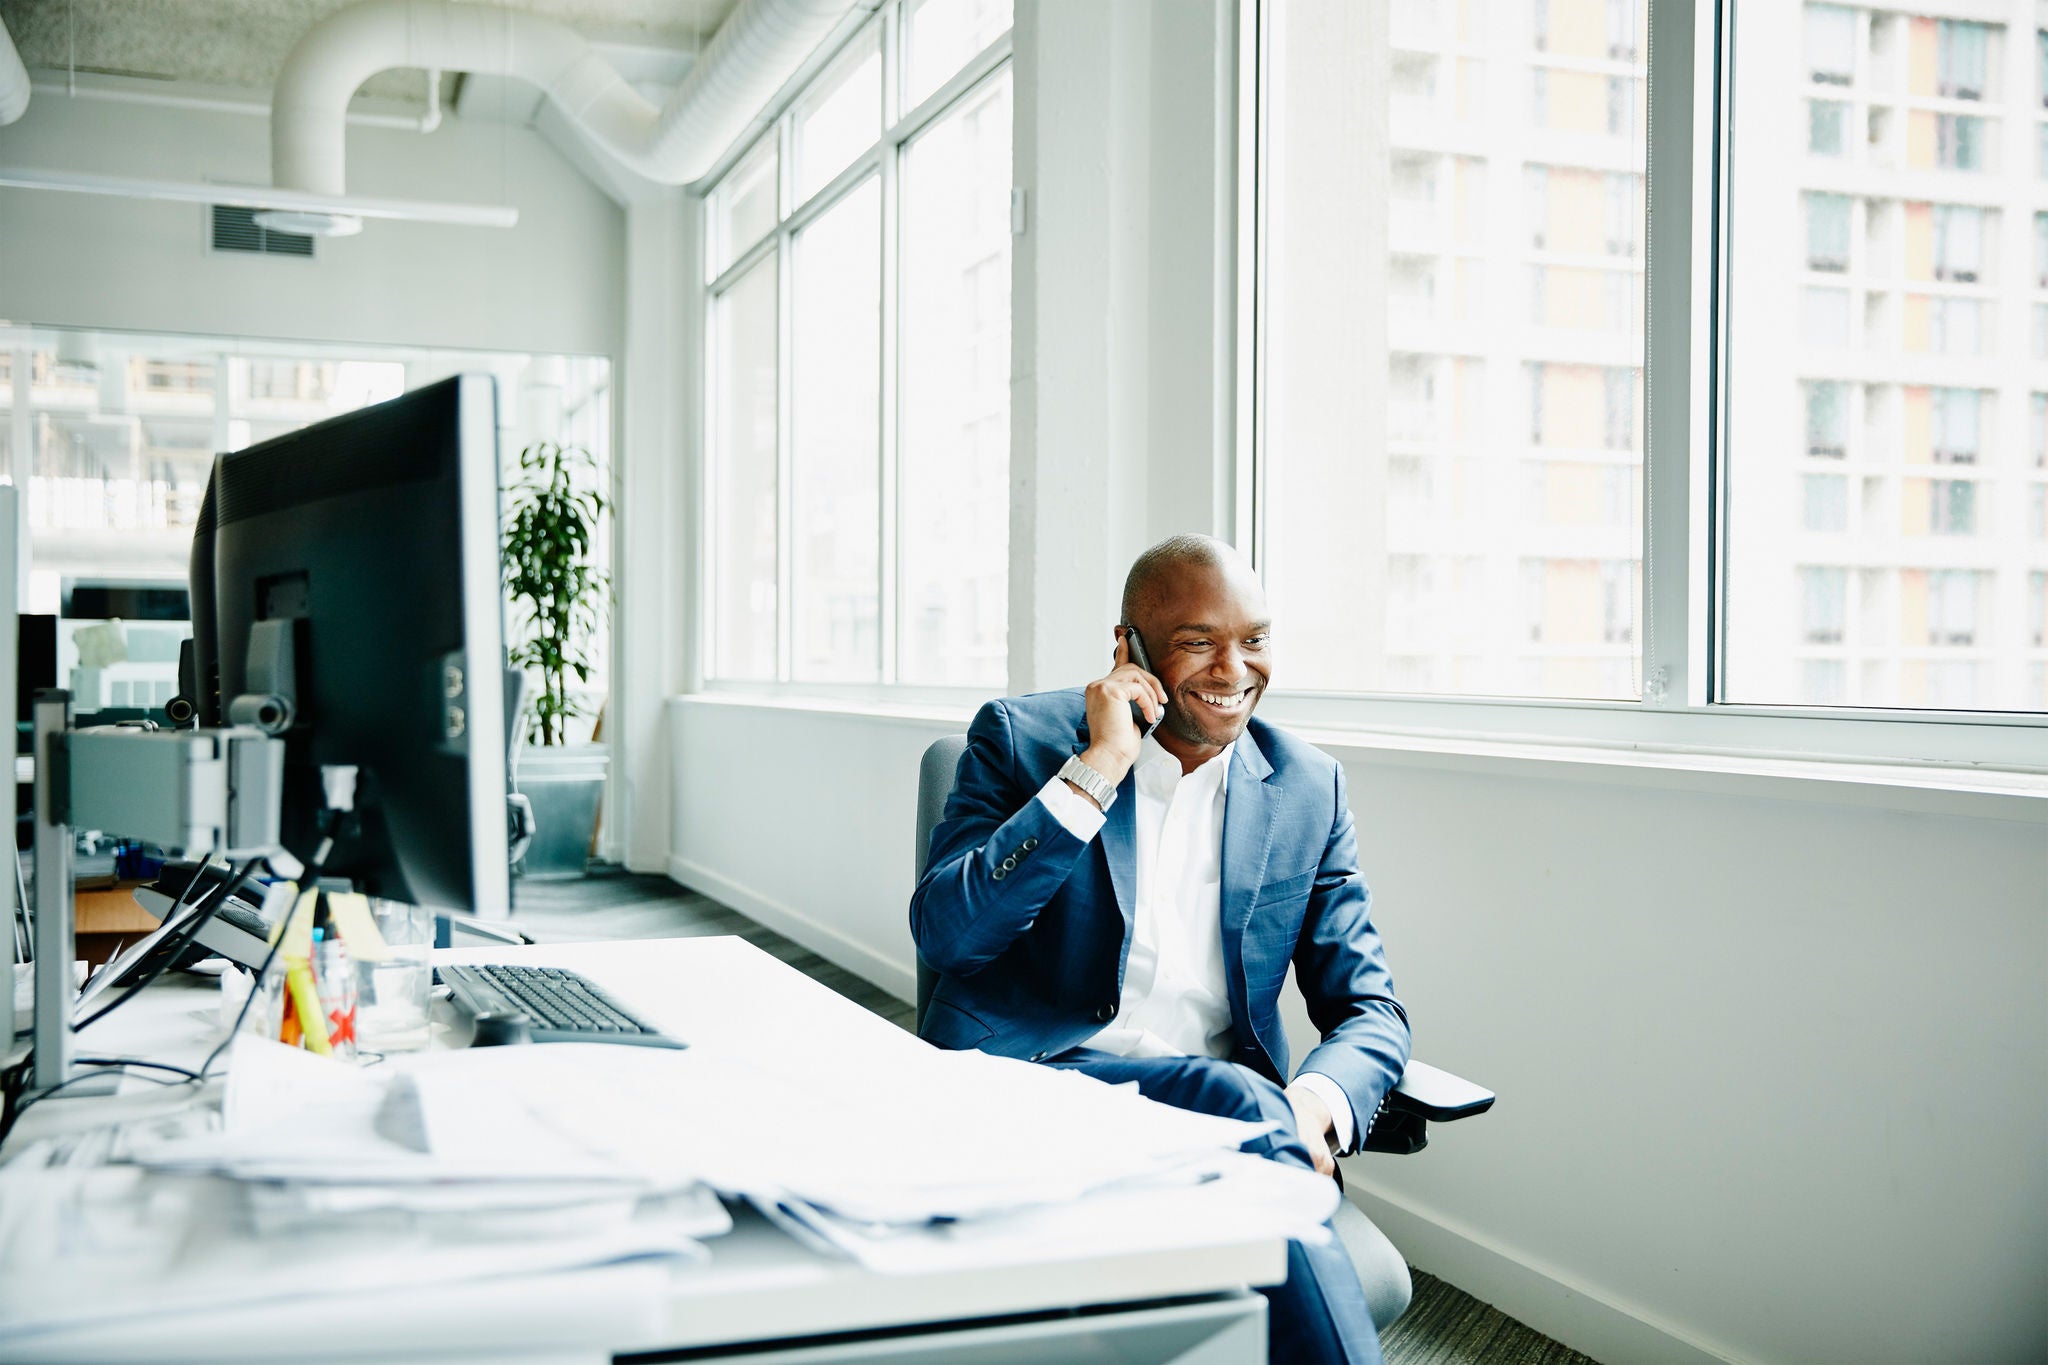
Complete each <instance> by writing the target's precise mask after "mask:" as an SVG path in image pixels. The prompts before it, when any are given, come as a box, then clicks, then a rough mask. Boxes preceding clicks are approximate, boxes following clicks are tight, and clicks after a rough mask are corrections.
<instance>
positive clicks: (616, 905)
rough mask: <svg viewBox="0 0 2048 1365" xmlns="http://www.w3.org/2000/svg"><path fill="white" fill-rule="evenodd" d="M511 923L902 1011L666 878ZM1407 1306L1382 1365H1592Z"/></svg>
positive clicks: (1555, 1346)
mask: <svg viewBox="0 0 2048 1365" xmlns="http://www.w3.org/2000/svg"><path fill="white" fill-rule="evenodd" d="M512 905H513V911H512V919H513V923H514V924H515V925H516V926H517V927H518V928H519V929H520V930H521V931H522V932H524V933H526V934H528V935H530V936H532V937H533V938H534V939H536V940H538V941H539V942H542V943H566V942H575V941H581V940H588V939H632V938H692V937H698V936H701V935H709V934H737V935H738V936H739V937H741V938H743V939H745V940H747V942H749V943H751V944H753V945H754V946H755V947H757V948H759V949H761V950H762V951H764V952H768V953H773V954H774V955H775V956H776V957H779V958H781V959H782V960H783V961H784V962H787V963H788V964H789V965H790V966H792V967H795V968H796V969H797V970H798V971H800V972H802V973H804V975H806V976H808V977H810V978H811V979H812V980H814V981H817V982H819V983H821V984H823V985H826V986H829V987H831V988H832V989H833V990H835V991H837V992H838V993H839V994H841V995H843V996H845V997H846V998H847V999H849V1000H851V1001H853V1002H854V1003H855V1004H858V1005H861V1006H863V1007H864V1008H866V1009H869V1010H872V1011H874V1012H875V1013H876V1014H879V1015H881V1016H882V1017H883V1018H884V1019H887V1020H889V1021H891V1022H892V1023H895V1024H896V1025H898V1026H899V1027H902V1028H905V1029H908V1028H911V1027H913V1022H914V1021H913V1010H912V1007H911V1006H910V1005H907V1004H905V1003H904V1002H903V1001H901V1000H898V999H897V998H896V997H895V996H893V995H891V994H889V993H888V992H887V991H885V990H882V989H881V988H880V987H878V986H875V985H873V984H871V983H870V982H868V981H866V980H864V979H863V978H861V977H858V976H855V975H854V974H853V973H851V972H849V971H846V970H844V969H843V968H840V967H837V966H834V965H833V964H832V963H830V962H827V961H826V960H825V959H824V958H822V957H819V956H818V955H817V954H816V953H814V952H811V951H810V950H809V949H807V948H804V947H801V946H800V945H798V944H796V943H792V942H791V941H790V940H788V939H786V938H784V937H783V936H782V935H780V934H778V933H776V932H774V931H773V930H771V929H766V928H763V927H762V926H761V925H759V924H756V923H755V922H754V921H753V920H750V919H748V918H747V917H746V916H745V915H742V914H740V913H739V912H738V911H736V910H732V909H728V908H727V907H726V906H724V905H721V904H719V903H718V902H717V901H715V900H712V899H711V898H710V897H708V896H701V895H699V894H697V893H696V892H694V891H691V890H688V889H687V888H685V887H681V886H677V885H676V884H675V883H674V882H672V881H670V880H668V879H667V878H666V877H653V876H640V875H636V874H634V873H629V872H624V871H620V870H618V869H615V868H608V867H603V866H599V865H595V864H593V865H592V868H591V871H590V874H589V875H588V876H585V877H581V878H577V879H573V880H566V881H541V880H534V879H521V880H518V881H516V882H514V883H513V892H512ZM1410 1271H1411V1273H1412V1274H1413V1276H1414V1279H1415V1298H1414V1301H1413V1302H1412V1303H1411V1304H1410V1305H1409V1307H1408V1311H1407V1312H1406V1313H1404V1314H1403V1315H1402V1316H1401V1320H1400V1321H1399V1322H1397V1323H1395V1324H1394V1325H1393V1326H1392V1327H1391V1328H1389V1329H1388V1330H1387V1331H1386V1332H1384V1333H1383V1334H1381V1337H1380V1350H1381V1352H1382V1353H1383V1354H1384V1355H1385V1356H1386V1359H1387V1365H1596V1362H1594V1361H1593V1360H1592V1358H1591V1357H1589V1356H1584V1355H1581V1354H1579V1352H1577V1351H1574V1350H1572V1349H1571V1348H1570V1347H1568V1346H1564V1345H1561V1344H1560V1343H1558V1342H1555V1341H1552V1340H1551V1339H1550V1338H1549V1337H1546V1336H1544V1335H1543V1334H1542V1333H1541V1332H1538V1331H1535V1330H1534V1329H1532V1328H1529V1327H1525V1326H1523V1325H1522V1324H1521V1323H1519V1322H1516V1321H1515V1320H1514V1319H1513V1318H1511V1317H1509V1316H1508V1315H1507V1314H1505V1313H1503V1312H1501V1311H1500V1310H1498V1309H1496V1308H1493V1307H1491V1306H1489V1305H1487V1304H1484V1303H1481V1302H1480V1301H1479V1300H1477V1299H1475V1298H1473V1297H1472V1296H1471V1295H1470V1294H1467V1293H1465V1292H1464V1291H1463V1290H1461V1289H1459V1288H1457V1287H1456V1286H1455V1285H1449V1284H1446V1283H1444V1282H1443V1281H1442V1280H1439V1279H1437V1278H1436V1277H1435V1276H1434V1275H1430V1274H1426V1273H1425V1272H1423V1271H1420V1270H1415V1269H1414V1268H1413V1267H1410Z"/></svg>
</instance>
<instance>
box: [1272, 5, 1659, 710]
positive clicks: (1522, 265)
mask: <svg viewBox="0 0 2048 1365" xmlns="http://www.w3.org/2000/svg"><path fill="white" fill-rule="evenodd" d="M1522 3H1527V0H1522ZM1517 7H1518V8H1519V5H1518V6H1517ZM1399 8H1402V7H1400V6H1392V7H1388V9H1399ZM1303 13H1304V11H1303V10H1301V9H1300V8H1299V7H1296V8H1294V9H1290V7H1289V6H1288V5H1286V4H1284V3H1282V4H1271V5H1265V6H1261V7H1260V10H1259V14H1260V19H1261V22H1262V23H1263V24H1265V26H1266V41H1262V44H1261V50H1262V51H1263V52H1265V53H1266V54H1267V58H1268V60H1270V61H1272V62H1273V63H1274V64H1275V65H1274V67H1273V68H1272V69H1273V70H1274V71H1275V72H1276V73H1278V72H1284V71H1285V70H1286V69H1288V66H1289V64H1292V63H1313V62H1327V61H1329V60H1331V59H1332V54H1331V53H1330V52H1329V50H1328V48H1327V47H1326V46H1324V45H1322V44H1319V43H1318V42H1317V41H1315V40H1314V39H1313V38H1311V37H1310V36H1308V33H1307V30H1306V28H1305V27H1304V25H1305V24H1306V23H1307V22H1309V21H1308V20H1305V19H1303V18H1302V14H1303ZM1522 13H1523V14H1526V15H1529V16H1530V22H1529V23H1528V25H1527V27H1526V28H1524V27H1523V25H1522V24H1521V23H1519V22H1518V23H1516V24H1515V25H1514V29H1515V30H1516V31H1515V33H1514V37H1513V39H1512V40H1506V39H1504V36H1503V35H1504V32H1505V29H1504V26H1497V27H1496V30H1495V33H1494V37H1493V38H1491V39H1489V42H1488V45H1487V49H1486V53H1485V54H1483V55H1479V56H1474V55H1473V54H1472V53H1470V52H1469V51H1467V50H1466V47H1467V46H1468V45H1465V44H1459V43H1456V42H1455V40H1453V39H1452V38H1451V37H1450V36H1449V35H1447V34H1443V35H1431V34H1426V33H1419V32H1415V31H1409V30H1404V31H1403V32H1404V36H1403V38H1402V42H1403V52H1404V54H1408V53H1410V51H1411V49H1412V47H1413V45H1414V44H1416V43H1418V42H1419V43H1421V44H1422V45H1423V47H1424V48H1425V49H1428V48H1429V46H1430V44H1434V45H1435V47H1434V50H1435V51H1436V52H1437V54H1438V56H1439V58H1440V59H1442V60H1449V59H1452V58H1454V57H1455V58H1460V59H1470V60H1471V61H1472V64H1473V65H1474V67H1475V68H1476V71H1475V78H1476V79H1477V80H1478V81H1479V82H1480V83H1481V84H1482V85H1484V84H1488V83H1493V84H1498V85H1505V86H1508V87H1509V88H1516V87H1519V88H1521V89H1522V90H1524V91H1526V92H1527V98H1528V100H1529V101H1531V102H1532V103H1533V106H1534V107H1533V108H1532V104H1531V103H1522V102H1521V101H1517V104H1518V106H1519V108H1518V110H1517V116H1515V117H1498V116H1492V117H1475V118H1474V119H1473V120H1472V121H1471V123H1470V127H1471V129H1472V131H1473V133H1474V136H1475V138H1476V139H1478V140H1477V141H1476V142H1475V143H1473V144H1472V145H1461V146H1460V147H1459V149H1458V151H1457V152H1456V153H1452V152H1450V151H1447V150H1445V149H1443V148H1441V147H1440V146H1437V145H1434V144H1433V142H1431V141H1429V140H1418V141H1417V142H1415V143H1414V144H1412V145H1411V144H1409V143H1406V142H1403V141H1401V140H1400V139H1401V134H1400V133H1399V131H1398V125H1396V126H1395V129H1394V130H1391V131H1390V130H1382V131H1380V132H1377V133H1375V134H1374V135H1373V137H1374V140H1373V141H1372V142H1370V143H1369V144H1358V145H1359V147H1360V148H1361V158H1360V159H1359V160H1357V161H1356V162H1355V163H1354V164H1355V165H1356V167H1357V170H1358V174H1357V175H1356V176H1355V177H1352V178H1349V179H1346V180H1345V182H1344V183H1345V184H1347V185H1349V186H1351V189H1350V190H1349V191H1344V192H1340V191H1337V190H1334V189H1333V187H1332V183H1331V173H1330V168H1329V167H1328V166H1327V165H1316V166H1310V165H1306V164H1301V163H1300V161H1299V159H1297V160H1296V161H1294V162H1290V161H1289V160H1288V159H1287V158H1286V157H1285V156H1284V155H1271V156H1270V159H1269V160H1267V161H1265V162H1263V163H1262V165H1263V166H1264V167H1265V168H1266V169H1265V171H1264V172H1263V174H1264V175H1265V179H1264V184H1263V194H1264V202H1265V227H1264V229H1262V239H1263V241H1264V243H1265V248H1264V249H1265V251H1266V256H1265V260H1266V263H1267V274H1266V286H1267V287H1266V290H1265V292H1264V294H1263V296H1262V302H1261V307H1260V312H1261V320H1260V323H1259V326H1260V327H1261V329H1262V336H1263V343H1262V346H1261V349H1260V353H1261V355H1262V356H1263V358H1264V359H1263V363H1264V366H1265V372H1266V375H1267V376H1268V379H1267V381H1266V382H1267V384H1268V387H1267V389H1266V390H1265V395H1264V398H1263V400H1262V406H1263V413H1262V419H1261V420H1262V422H1263V424H1264V425H1263V428H1262V430H1263V432H1264V437H1263V439H1264V441H1265V442H1266V443H1267V444H1266V447H1265V448H1266V449H1267V450H1269V451H1271V452H1272V458H1271V460H1270V461H1269V462H1266V463H1265V464H1264V465H1263V466H1262V472H1261V473H1260V475H1259V479H1260V491H1259V493H1258V495H1257V496H1258V499H1259V506H1260V507H1261V509H1262V510H1261V513H1260V515H1261V517H1262V519H1263V522H1264V531H1263V535H1262V538H1259V539H1258V540H1257V542H1256V545H1255V555H1256V557H1257V558H1258V560H1259V562H1260V565H1261V569H1262V571H1263V573H1264V575H1265V579H1266V585H1267V590H1268V592H1269V593H1270V594H1271V595H1272V597H1273V601H1274V609H1275V611H1276V612H1279V613H1283V614H1284V615H1285V616H1286V617H1288V618H1290V619H1297V620H1299V619H1307V618H1316V619H1323V620H1328V621H1330V622H1333V623H1343V622H1348V623H1352V624H1351V628H1348V629H1333V630H1327V631H1316V632H1312V634H1313V635H1314V636H1316V637H1319V638H1315V639H1309V638H1304V635H1306V634H1309V633H1304V635H1292V634H1291V635H1290V636H1289V637H1288V651H1289V652H1288V680H1289V684H1290V685H1292V686H1300V687H1308V688H1330V689H1338V690H1347V691H1381V692H1423V693H1440V694H1453V695H1458V694H1473V693H1478V694H1496V695H1537V696H1546V697H1605V698H1615V697H1633V696H1635V695H1637V693H1638V690H1639V683H1638V680H1637V677H1636V673H1637V666H1638V665H1637V660H1638V657H1639V648H1640V636H1641V630H1640V605H1641V603H1640V599H1641V589H1640V571H1639V568H1638V562H1639V557H1640V552H1641V543H1642V530H1641V527H1642V520H1641V516H1642V503H1641V493H1640V481H1639V473H1638V471H1639V470H1640V468H1641V461H1642V447H1643V417H1642V413H1643V390H1642V378H1641V374H1642V319H1641V299H1642V290H1643V274H1642V257H1643V177H1642V173H1641V168H1642V165H1643V161H1644V157H1645V155H1646V151H1645V147H1646V142H1645V134H1644V131H1643V120H1642V118H1641V117H1640V116H1639V114H1638V113H1637V109H1638V105H1639V101H1640V99H1641V97H1642V89H1643V87H1642V84H1641V81H1642V76H1643V72H1644V67H1643V66H1642V64H1641V51H1642V49H1643V47H1644V46H1645V44H1644V43H1643V42H1642V41H1641V35H1642V32H1643V30H1642V20H1643V14H1644V10H1643V7H1642V5H1641V3H1640V0H1627V2H1626V3H1616V4H1613V5H1610V4H1608V3H1606V0H1601V3H1598V4H1584V3H1574V4H1570V5H1566V4H1563V3H1561V2H1560V0H1551V3H1548V4H1531V5H1529V6H1528V8H1526V9H1523V10H1522ZM1378 22H1379V23H1380V25H1381V27H1382V30H1383V32H1384V31H1385V30H1386V28H1387V26H1388V25H1390V24H1393V23H1396V22H1398V20H1396V19H1394V18H1392V17H1391V16H1389V17H1384V18H1381V19H1380V20H1379V21H1378ZM1502 41H1508V42H1509V45H1510V46H1511V47H1513V48H1516V49H1519V50H1518V51H1515V52H1513V53H1511V54H1510V53H1506V52H1503V51H1502V50H1501V47H1500V44H1501V42H1502ZM1382 60H1386V59H1382ZM1403 60H1404V61H1405V60H1407V56H1406V55H1404V57H1403ZM1344 69H1345V70H1346V71H1350V72H1352V73H1353V76H1352V77H1347V78H1355V70H1354V69H1353V68H1352V67H1350V66H1347V67H1345V68H1344ZM1523 72H1527V73H1528V80H1529V82H1530V84H1529V85H1527V86H1521V85H1520V81H1521V80H1522V79H1523V77H1522V73H1523ZM1389 79H1391V69H1390V75H1389ZM1372 84H1373V83H1372V82H1371V81H1370V80H1369V81H1368V85H1372ZM1269 88H1270V90H1271V91H1272V92H1273V95H1272V98H1273V100H1274V102H1275V107H1276V111H1277V110H1286V109H1291V108H1293V106H1292V105H1290V104H1288V101H1289V100H1290V99H1291V98H1292V97H1293V95H1292V92H1294V91H1295V90H1297V89H1299V88H1303V87H1302V85H1301V84H1299V83H1296V82H1292V81H1289V80H1288V79H1287V78H1286V77H1285V76H1284V75H1279V74H1276V76H1275V78H1274V80H1273V81H1272V83H1271V85H1270V87H1269ZM1375 88H1379V87H1375ZM1387 98H1389V99H1391V98H1392V95H1391V94H1389V95H1388V96H1387ZM1504 112H1505V111H1503V113H1504ZM1285 116H1286V115H1285V114H1284V113H1282V112H1276V113H1275V117H1276V118H1281V117H1285ZM1303 116H1304V117H1310V115H1308V114H1307V113H1306V111H1303ZM1532 116H1533V119H1534V121H1537V122H1540V125H1541V127H1542V128H1543V129H1546V130H1549V131H1548V132H1541V133H1536V134H1533V135H1532V132H1531V130H1530V128H1529V127H1528V124H1529V123H1530V122H1531V121H1532ZM1333 195H1334V196H1335V198H1333ZM1349 195H1355V196H1356V197H1355V198H1352V197H1348V196H1349ZM1457 201H1464V202H1469V203H1474V204H1480V205H1486V206H1489V211H1488V213H1487V214H1486V216H1483V217H1481V218H1480V219H1479V220H1478V221H1475V222H1474V223H1472V224H1471V230H1469V231H1466V230H1464V229H1463V228H1462V227H1460V226H1458V225H1456V224H1454V223H1450V222H1446V221H1445V219H1446V217H1447V215H1445V214H1444V212H1443V206H1445V205H1447V204H1449V203H1452V202H1457ZM1411 203H1413V204H1423V203H1426V204H1428V205H1430V206H1431V208H1432V210H1433V212H1434V216H1433V217H1432V218H1431V219H1429V220H1427V222H1426V223H1425V221H1424V220H1423V215H1422V214H1421V213H1419V212H1415V211H1414V210H1411V209H1410V207H1409V206H1410V204H1411ZM1353 213H1355V214H1357V215H1359V220H1360V221H1367V219H1368V216H1378V215H1384V217H1385V221H1386V223H1387V235H1388V239H1389V242H1390V250H1389V258H1390V259H1389V258H1383V259H1382V261H1380V262H1378V263H1369V268H1368V269H1367V270H1366V271H1363V272H1361V271H1360V270H1359V269H1358V264H1359V263H1358V262H1356V261H1346V262H1334V261H1330V260H1328V259H1327V258H1325V257H1319V256H1315V255H1314V252H1315V251H1317V250H1320V249H1321V248H1310V247H1309V246H1307V245H1306V244H1307V243H1308V242H1311V241H1313V240H1315V238H1316V236H1317V229H1316V226H1315V225H1316V224H1317V223H1324V224H1327V223H1328V222H1329V221H1330V219H1331V215H1332V214H1338V215H1348V214H1353ZM1411 215H1412V216H1413V218H1414V219H1415V220H1416V221H1415V230H1413V231H1410V230H1409V229H1408V223H1409V221H1410V218H1411ZM1425 227H1428V228H1433V229H1434V230H1424V229H1425ZM1297 234H1300V240H1301V242H1302V243H1303V245H1302V247H1301V248H1300V249H1299V250H1296V249H1294V248H1292V247H1291V246H1290V243H1292V242H1294V241H1295V240H1296V235H1297ZM1424 262H1427V266H1426V268H1425V266H1424V264H1423V263H1424ZM1361 275H1363V276H1370V277H1371V278H1372V279H1374V280H1383V281H1384V288H1383V290H1381V291H1380V292H1377V293H1375V294H1373V295H1372V296H1370V297H1359V298H1357V299H1355V300H1354V299H1352V298H1350V297H1349V296H1348V295H1345V294H1342V293H1339V292H1333V289H1332V284H1333V281H1335V280H1337V279H1342V280H1345V281H1347V282H1348V281H1350V280H1353V279H1357V278H1359V277H1361ZM1461 279H1471V280H1472V281H1474V283H1473V284H1472V285H1470V286H1455V285H1454V284H1453V282H1454V281H1457V280H1461ZM1425 281H1431V282H1434V289H1435V291H1436V295H1437V297H1438V298H1439V299H1441V297H1442V295H1443V294H1445V293H1447V292H1449V291H1450V290H1451V289H1452V288H1454V287H1456V288H1461V289H1462V293H1461V294H1460V297H1461V298H1463V299H1464V300H1466V303H1465V305H1464V308H1463V310H1462V311H1458V312H1452V311H1451V310H1448V309H1445V308H1443V307H1442V306H1441V304H1440V303H1435V302H1432V301H1431V298H1430V296H1429V294H1428V293H1427V292H1425V284H1424V282H1425ZM1339 302H1341V303H1342V305H1343V306H1341V307H1338V306H1336V305H1337V304H1338V303H1339ZM1354 303H1355V304H1356V305H1357V307H1359V308H1362V309H1365V310H1367V312H1366V315H1367V316H1369V317H1370V318H1371V319H1372V325H1371V326H1370V327H1369V328H1364V329H1361V328H1359V327H1358V326H1357V324H1356V318H1357V316H1358V313H1357V312H1355V311H1353V310H1352V305H1353V304H1354ZM1420 318H1428V319H1430V321H1431V326H1430V327H1428V328H1426V329H1425V328H1421V327H1418V326H1417V325H1416V324H1417V321H1418V320H1419V319H1420ZM1331 367H1334V368H1331ZM1312 371H1313V372H1316V373H1325V374H1344V373H1363V374H1367V375H1369V376H1370V377H1371V378H1370V381H1369V383H1370V386H1371V387H1370V390H1369V391H1370V392H1372V393H1375V394H1378V393H1383V394H1384V401H1383V402H1382V401H1378V400H1377V399H1375V400H1373V401H1370V402H1366V401H1358V402H1356V404H1355V405H1354V404H1353V403H1352V402H1351V401H1350V400H1339V401H1337V402H1332V401H1331V400H1332V394H1331V390H1330V388H1329V386H1327V385H1313V386H1312V385H1310V384H1309V383H1308V382H1307V376H1308V375H1309V374H1310V373H1311V372H1312ZM1353 397H1356V395H1353ZM1418 513H1420V514H1418ZM1339 544H1341V545H1346V546H1349V547H1350V553H1348V554H1346V555H1344V556H1341V558H1342V560H1343V562H1342V564H1341V565H1338V566H1334V570H1333V566H1332V565H1331V563H1330V560H1331V557H1332V556H1331V554H1330V552H1329V551H1328V550H1327V548H1321V547H1328V546H1332V545H1339Z"/></svg>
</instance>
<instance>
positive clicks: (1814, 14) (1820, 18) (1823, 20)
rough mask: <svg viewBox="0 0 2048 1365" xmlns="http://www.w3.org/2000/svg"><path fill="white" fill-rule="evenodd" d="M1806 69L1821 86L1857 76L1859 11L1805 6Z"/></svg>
mask: <svg viewBox="0 0 2048 1365" xmlns="http://www.w3.org/2000/svg"><path fill="white" fill-rule="evenodd" d="M1806 70H1807V74H1808V75H1809V76H1810V77H1811V78H1812V79H1813V80H1814V81H1815V82H1816V83H1818V84H1821V85H1848V84H1850V83H1852V82H1853V81H1854V80H1855V79H1856V12H1855V11H1854V10H1850V9H1843V8H1842V7H1841V6H1839V5H1808V6H1807V7H1806Z"/></svg>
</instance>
